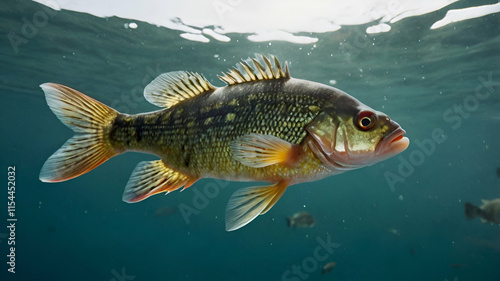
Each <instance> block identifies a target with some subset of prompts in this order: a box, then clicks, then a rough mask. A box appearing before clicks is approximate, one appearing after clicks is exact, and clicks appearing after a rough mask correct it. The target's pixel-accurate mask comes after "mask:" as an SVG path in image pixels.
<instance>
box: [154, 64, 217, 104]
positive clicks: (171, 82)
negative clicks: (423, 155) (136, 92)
mask: <svg viewBox="0 0 500 281" xmlns="http://www.w3.org/2000/svg"><path fill="white" fill-rule="evenodd" d="M213 90H215V87H214V86H213V85H212V84H210V82H208V80H207V79H206V78H205V77H204V76H203V75H200V74H198V73H193V72H188V71H173V72H167V73H163V74H161V75H160V76H158V77H156V79H155V80H153V81H152V82H151V83H149V85H147V86H146V88H144V97H145V98H146V100H147V101H149V102H150V103H152V104H154V105H156V106H159V107H171V106H173V105H175V104H178V103H179V102H181V101H183V100H186V99H189V98H192V97H195V96H197V95H199V94H201V93H205V92H209V91H213Z"/></svg>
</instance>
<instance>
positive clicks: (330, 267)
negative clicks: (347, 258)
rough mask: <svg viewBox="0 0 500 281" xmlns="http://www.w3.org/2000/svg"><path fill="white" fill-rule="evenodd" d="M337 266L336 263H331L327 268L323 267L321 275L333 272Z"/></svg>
mask: <svg viewBox="0 0 500 281" xmlns="http://www.w3.org/2000/svg"><path fill="white" fill-rule="evenodd" d="M335 265H337V264H336V263H335V262H333V261H332V262H329V263H327V264H326V265H325V266H323V269H322V270H321V274H326V273H328V272H330V271H332V270H333V269H334V268H335Z"/></svg>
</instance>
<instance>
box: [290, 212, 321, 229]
mask: <svg viewBox="0 0 500 281" xmlns="http://www.w3.org/2000/svg"><path fill="white" fill-rule="evenodd" d="M287 220H288V227H301V228H306V227H313V226H314V225H315V224H316V220H315V219H314V217H313V216H311V214H309V213H308V212H306V211H303V212H298V213H295V214H294V215H293V216H292V217H288V218H287Z"/></svg>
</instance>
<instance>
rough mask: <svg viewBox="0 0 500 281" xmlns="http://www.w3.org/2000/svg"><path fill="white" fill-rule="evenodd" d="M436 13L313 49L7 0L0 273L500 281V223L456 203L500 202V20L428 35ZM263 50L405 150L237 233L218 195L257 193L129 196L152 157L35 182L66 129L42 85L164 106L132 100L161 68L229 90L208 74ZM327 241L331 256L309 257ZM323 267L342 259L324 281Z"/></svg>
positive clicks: (322, 41) (27, 276) (1, 90)
mask: <svg viewBox="0 0 500 281" xmlns="http://www.w3.org/2000/svg"><path fill="white" fill-rule="evenodd" d="M476 2H478V1H468V2H467V1H463V2H458V3H455V4H453V5H452V6H451V7H453V8H460V7H466V6H470V5H471V4H472V3H476ZM491 3H494V2H491ZM491 3H490V2H485V3H481V4H491ZM476 4H477V3H476ZM37 13H45V14H46V15H47V21H46V23H45V24H41V25H40V26H38V27H36V30H31V31H32V32H31V33H30V32H29V30H28V29H27V28H26V27H25V25H26V22H27V21H28V22H33V17H34V15H36V14H37ZM444 14H445V11H437V12H434V13H430V14H427V15H425V16H420V17H413V18H408V19H405V20H403V21H400V22H397V23H395V24H393V25H392V30H391V31H390V32H388V33H383V34H377V35H366V34H365V28H366V26H350V27H349V26H348V27H343V28H342V29H341V30H339V31H337V32H333V33H325V34H315V36H317V37H318V38H319V40H318V42H317V43H315V44H307V45H299V44H292V43H287V42H278V41H273V42H263V43H256V42H250V41H249V40H247V39H246V35H244V34H242V35H238V34H232V35H231V38H232V40H231V42H229V43H223V42H217V41H213V40H212V42H210V43H198V42H192V41H188V40H185V39H183V38H181V37H179V34H180V32H178V31H172V30H169V29H166V28H160V27H156V26H152V25H148V24H146V23H141V22H138V25H139V27H138V28H137V29H129V28H125V27H124V24H125V23H129V22H130V20H125V19H119V18H115V17H112V18H105V19H103V18H96V17H94V16H91V15H88V14H82V13H76V12H69V11H52V10H48V9H47V8H45V7H44V6H41V5H39V4H37V3H33V2H31V1H10V0H9V1H3V2H2V5H1V6H0V19H1V20H0V30H1V31H2V37H1V42H2V43H1V44H0V96H1V103H0V107H1V109H0V114H1V122H0V131H1V132H2V136H1V138H0V147H1V149H2V153H1V165H0V170H1V171H4V172H3V173H0V177H2V186H4V187H3V188H2V189H1V190H2V191H1V192H0V196H2V197H0V202H4V203H0V209H2V211H1V212H0V213H1V217H0V218H1V220H0V280H53V281H56V280H72V281H73V280H74V281H80V280H82V281H88V280H103V281H108V280H109V281H111V280H113V281H116V280H137V281H139V280H405V281H409V280H439V281H443V280H450V281H451V280H460V281H462V280H485V281H486V280H491V281H498V280H500V228H499V226H497V225H490V224H481V223H480V222H479V220H477V219H476V220H474V221H467V220H466V219H465V215H464V203H465V202H471V203H473V204H475V205H478V204H480V202H481V199H492V198H499V197H500V179H499V178H498V176H497V173H496V169H497V167H498V166H500V142H499V139H500V131H499V125H500V87H499V86H500V56H499V55H500V54H499V51H500V49H499V46H500V16H499V15H498V14H493V15H489V16H485V17H482V18H478V19H473V20H469V21H464V22H460V23H456V24H451V25H449V26H446V27H443V28H441V29H437V30H430V29H429V27H430V26H431V25H432V24H433V23H434V22H435V21H437V20H439V19H441V18H442V17H443V16H444ZM38 15H40V14H38ZM23 30H24V32H27V33H26V34H27V35H28V36H25V35H26V34H25V35H23ZM13 32H14V33H16V34H18V35H19V36H22V38H24V40H22V39H21V41H19V42H22V43H20V44H19V45H15V44H14V45H12V44H11V42H10V40H9V34H10V35H12V33H13ZM256 52H257V53H264V54H268V53H270V54H275V55H277V56H278V58H280V60H282V61H288V63H289V67H290V72H291V75H292V76H293V77H296V78H302V79H308V80H312V81H316V82H320V83H324V84H329V83H330V81H331V80H335V81H336V84H335V85H334V86H335V87H337V88H340V89H342V90H344V91H346V92H347V93H349V94H351V95H353V96H355V97H356V98H358V99H359V100H360V101H362V102H363V103H365V104H367V105H369V106H371V107H372V108H375V109H377V110H380V111H383V112H385V113H387V114H388V115H389V116H391V118H392V119H394V120H395V121H397V122H398V123H399V124H400V125H401V126H402V127H403V128H404V129H405V130H406V131H407V134H406V135H407V136H408V137H409V138H410V141H411V142H410V147H409V148H408V149H407V150H406V151H405V152H403V153H402V154H401V155H400V156H397V157H394V158H392V159H389V160H386V161H384V162H383V163H379V164H376V165H374V166H371V167H366V168H363V169H360V170H356V171H352V172H348V173H345V174H342V175H338V176H334V177H330V178H327V179H324V180H321V181H318V182H312V183H305V184H300V185H296V186H293V187H291V188H289V189H288V190H287V192H286V193H285V194H284V196H283V197H282V199H281V200H280V201H279V202H278V203H277V204H276V205H275V206H274V207H273V208H272V209H271V210H270V211H269V212H268V213H267V214H266V215H264V216H260V217H258V218H257V219H256V220H255V221H253V222H252V223H250V224H249V225H247V226H245V227H244V228H242V229H240V230H238V231H234V232H226V231H225V230H224V212H225V208H226V204H227V201H228V199H229V197H230V196H231V194H232V193H233V192H234V191H235V190H236V189H237V188H242V187H248V186H252V185H254V183H238V182H230V183H229V182H222V181H216V180H213V179H203V180H200V181H199V182H197V183H196V184H195V185H193V186H192V187H190V188H189V189H186V190H185V191H183V192H177V191H176V192H173V193H171V194H169V195H168V196H162V195H158V196H153V197H151V198H149V199H148V200H145V201H143V202H140V203H136V204H127V203H124V202H122V200H121V196H122V191H123V188H124V186H125V184H126V182H127V180H128V177H129V176H130V173H131V172H132V170H133V169H134V167H135V165H136V164H137V163H138V162H140V161H144V160H152V159H155V157H154V156H151V155H145V154H138V153H127V154H124V155H121V156H118V157H115V158H113V159H111V160H109V161H108V162H106V163H105V164H103V165H101V166H100V167H98V168H97V169H95V170H93V171H92V172H90V173H88V174H85V175H83V176H81V177H78V178H76V179H73V180H70V181H66V182H62V183H57V184H47V183H42V182H40V181H39V180H38V174H39V171H40V168H41V167H42V165H43V163H44V162H45V160H46V159H47V158H48V157H49V156H50V155H51V154H52V153H53V152H55V151H56V150H57V149H58V148H59V147H60V146H61V145H62V144H63V143H64V142H65V141H66V140H67V139H68V138H70V137H71V136H72V134H73V132H72V131H71V130H70V129H68V128H67V127H65V126H64V125H63V124H62V123H60V121H59V120H58V119H57V118H56V117H55V116H54V114H53V113H52V112H51V111H50V109H49V108H48V106H47V104H46V102H45V99H44V96H43V92H42V90H41V89H40V88H39V85H40V84H42V83H45V82H55V83H60V84H63V85H67V86H69V87H72V88H74V89H77V90H79V91H81V92H82V93H85V94H87V95H89V96H91V97H92V98H94V99H97V100H99V101H101V102H103V103H105V104H107V105H110V106H113V107H114V108H115V109H117V110H119V111H122V112H125V113H138V112H146V111H152V110H157V109H158V108H156V107H154V106H153V105H151V104H149V103H148V102H147V101H146V100H145V99H144V98H143V97H142V90H143V88H144V86H146V85H147V84H148V83H149V82H150V81H151V80H152V79H153V78H154V77H156V75H158V74H160V73H163V72H168V71H175V70H190V71H195V72H198V73H203V74H204V75H205V76H206V77H207V78H208V79H209V80H210V81H211V82H212V83H213V84H214V85H216V86H223V85H224V84H223V83H222V82H220V81H219V80H218V79H217V77H216V74H219V73H220V72H221V71H225V70H226V69H227V68H229V67H232V66H234V65H235V64H236V63H237V62H238V61H239V59H240V58H247V57H249V56H253V54H254V53H256ZM457 106H462V110H463V112H462V113H460V112H459V111H458V109H457ZM433 135H434V139H433ZM437 135H438V136H437ZM436 140H437V141H438V142H436ZM418 144H420V145H418ZM405 163H406V164H405ZM9 166H15V167H16V193H15V196H16V198H15V200H16V209H15V216H16V218H17V219H18V221H17V222H16V229H15V242H16V245H15V247H16V248H15V256H16V261H15V262H16V268H15V270H16V273H15V274H12V273H9V272H7V269H8V268H9V266H8V265H7V261H8V258H7V255H8V254H9V247H10V246H8V236H9V235H10V232H8V229H7V228H6V226H7V225H8V222H7V197H8V193H7V168H8V167H9ZM259 184H260V183H259ZM200 194H203V195H200ZM202 198H205V200H203V199H202ZM2 204H3V206H2ZM159 209H160V211H158V210H159ZM187 209H189V210H191V211H192V210H194V211H195V212H194V213H191V214H189V215H186V213H183V211H182V210H184V211H185V210H187ZM303 210H306V211H308V212H309V213H311V214H312V215H313V216H315V218H316V220H317V223H316V226H315V227H313V228H308V229H289V228H287V224H286V218H287V216H291V215H292V214H293V213H295V212H298V211H303ZM155 213H156V215H155ZM320 240H321V241H331V242H333V243H336V244H335V245H336V246H338V247H335V249H333V251H327V250H326V249H323V248H320V249H322V250H321V256H318V255H317V250H316V249H318V247H322V245H323V244H322V242H319V241H320ZM329 261H334V262H336V264H337V265H336V267H335V269H334V270H333V271H332V272H330V273H328V274H325V275H322V274H321V267H323V265H325V264H326V263H327V262H329ZM299 266H300V268H301V272H302V273H300V274H299V273H294V272H293V269H294V268H295V269H297V267H299ZM296 272H297V271H296Z"/></svg>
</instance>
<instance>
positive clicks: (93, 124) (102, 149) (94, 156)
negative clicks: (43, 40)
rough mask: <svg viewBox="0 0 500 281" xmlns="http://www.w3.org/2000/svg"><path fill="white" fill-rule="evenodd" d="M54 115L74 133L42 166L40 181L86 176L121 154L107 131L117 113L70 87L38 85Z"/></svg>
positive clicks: (56, 180) (48, 84)
mask: <svg viewBox="0 0 500 281" xmlns="http://www.w3.org/2000/svg"><path fill="white" fill-rule="evenodd" d="M40 87H41V88H42V90H43V91H44V93H45V99H46V100H47V104H48V105H49V107H50V109H51V110H52V112H54V114H55V115H56V116H57V118H59V120H61V122H62V123H64V124H65V125H66V126H68V127H69V128H71V129H72V130H73V131H74V132H75V133H76V134H75V136H73V137H72V138H71V139H69V140H68V141H67V142H66V143H65V144H64V145H63V146H62V147H61V148H59V149H58V150H57V151H56V152H55V153H54V154H52V156H50V157H49V159H47V161H46V162H45V164H43V167H42V170H41V171H40V180H41V181H43V182H60V181H65V180H69V179H72V178H75V177H77V176H80V175H82V174H85V173H87V172H89V171H91V170H92V169H94V168H95V167H97V166H99V165H100V164H102V163H104V162H105V161H106V160H108V159H109V158H111V157H113V156H115V155H117V154H120V153H121V151H117V150H115V149H114V148H113V147H112V146H111V145H110V144H109V142H108V141H107V139H106V138H107V136H106V130H107V128H109V126H111V123H112V122H113V120H115V118H116V116H117V115H118V114H119V113H118V112H117V111H116V110H114V109H112V108H111V107H108V106H106V105H104V104H102V103H100V102H98V101H96V100H94V99H92V98H90V97H88V96H86V95H84V94H82V93H80V92H78V91H77V90H74V89H71V88H69V87H66V86H63V85H59V84H55V83H45V84H42V85H40Z"/></svg>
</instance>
